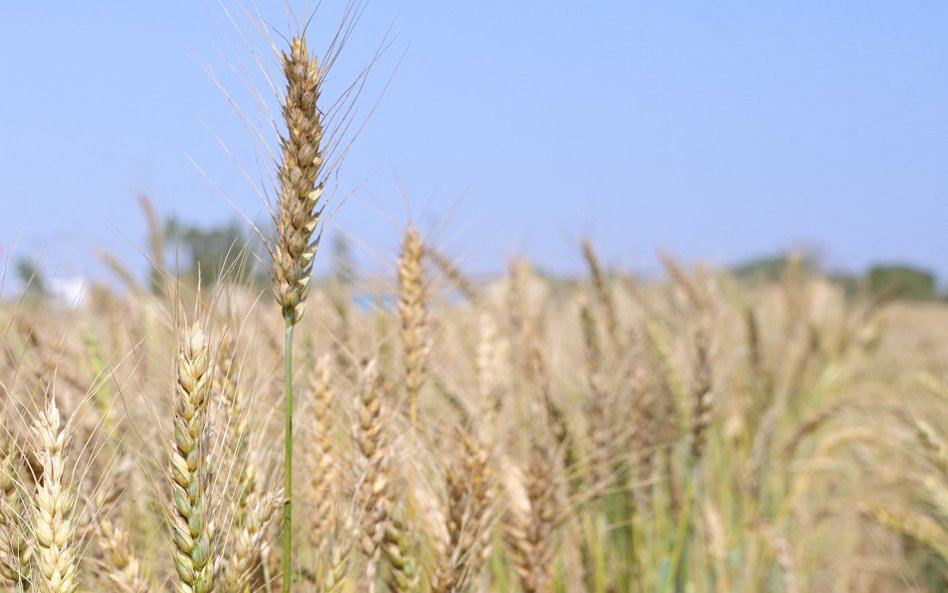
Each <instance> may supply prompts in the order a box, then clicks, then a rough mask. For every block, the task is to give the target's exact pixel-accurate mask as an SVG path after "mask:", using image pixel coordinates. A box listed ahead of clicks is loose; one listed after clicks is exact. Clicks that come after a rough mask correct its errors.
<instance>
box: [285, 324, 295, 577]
mask: <svg viewBox="0 0 948 593" xmlns="http://www.w3.org/2000/svg"><path fill="white" fill-rule="evenodd" d="M283 319H284V321H285V323H286V344H285V350H286V352H285V356H284V359H285V367H284V374H285V376H286V377H285V382H286V395H285V398H284V405H285V406H286V411H285V426H284V431H283V449H284V454H285V458H284V460H283V464H284V465H283V473H284V478H283V495H284V496H285V500H284V503H283V592H284V593H289V591H290V580H291V579H290V576H291V572H292V570H293V564H292V560H293V556H292V554H293V326H294V325H295V324H294V323H293V314H292V313H284V315H283Z"/></svg>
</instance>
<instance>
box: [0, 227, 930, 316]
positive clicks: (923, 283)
mask: <svg viewBox="0 0 948 593" xmlns="http://www.w3.org/2000/svg"><path fill="white" fill-rule="evenodd" d="M269 226H270V225H263V228H268V227H269ZM159 229H160V231H159ZM155 231H157V232H158V236H154V234H155ZM332 239H333V240H332V245H330V246H328V247H329V248H330V251H331V255H330V258H331V260H330V261H331V262H332V269H331V270H330V272H329V275H328V277H327V278H325V281H328V282H332V283H336V284H342V285H344V284H348V283H349V282H351V280H352V278H353V277H354V276H355V274H356V270H355V263H354V260H353V257H352V252H351V246H350V245H349V242H348V240H347V239H346V237H345V236H344V235H341V234H336V235H334V236H333V237H332ZM147 240H148V242H150V243H152V244H154V243H155V242H156V241H157V243H158V244H159V245H162V249H163V250H164V252H165V256H166V259H167V261H169V262H173V267H172V269H171V273H173V274H175V275H176V277H177V278H181V279H188V280H190V281H195V282H196V281H197V279H198V277H200V279H201V282H202V283H214V282H217V281H219V280H220V279H221V278H222V277H223V278H225V279H227V280H229V281H236V282H239V283H243V284H254V285H260V286H261V287H265V286H266V285H267V283H268V277H267V272H266V270H265V268H264V266H262V265H260V264H259V261H258V260H261V259H262V261H266V260H267V259H268V258H267V257H266V253H265V249H266V248H265V246H264V243H263V241H262V240H261V239H260V237H258V236H257V235H256V233H255V232H253V231H252V229H250V228H249V226H248V225H246V224H243V223H240V222H237V221H230V222H226V223H223V224H219V225H216V226H202V225H197V224H194V223H189V222H186V221H182V220H180V219H178V218H175V217H171V218H168V219H166V220H164V221H162V222H161V223H160V226H159V227H157V228H154V229H153V230H152V236H149V237H148V239H147ZM791 266H792V273H795V274H799V275H813V274H825V275H826V276H827V277H829V278H830V279H831V280H833V281H834V282H836V283H838V284H839V285H840V286H842V287H843V288H844V289H845V290H846V291H847V293H849V294H856V293H863V294H866V293H868V294H869V295H873V296H886V297H889V298H895V299H904V300H912V301H929V300H936V299H943V300H946V301H948V293H942V294H939V290H938V282H937V278H936V277H935V274H934V273H932V272H931V271H929V270H926V269H924V268H920V267H917V266H913V265H908V264H875V265H872V266H871V267H870V268H869V269H868V271H867V272H866V273H865V274H864V275H861V276H860V275H851V274H838V273H836V274H832V273H830V274H827V273H825V272H824V271H823V270H822V269H821V266H820V265H819V263H818V262H817V260H816V259H815V258H813V257H810V256H805V255H802V256H801V255H786V254H780V255H775V256H770V257H762V258H757V259H752V260H749V261H746V262H744V263H741V264H738V265H736V266H733V267H731V268H730V269H729V272H730V273H731V274H732V275H733V276H734V277H735V278H736V279H737V280H739V281H741V282H745V283H770V282H780V281H782V280H783V279H784V278H785V277H786V275H787V274H788V273H790V270H791ZM13 271H14V272H15V273H16V275H17V276H18V278H19V280H20V282H21V284H22V286H23V287H24V291H25V292H26V294H27V295H28V296H30V297H37V296H44V295H46V294H47V292H48V290H49V289H48V281H47V278H46V277H45V276H44V274H43V270H42V266H41V265H40V263H39V261H38V260H36V259H33V258H31V257H29V256H24V257H20V258H19V259H18V260H17V261H16V262H15V265H14V270H13ZM575 280H576V279H575V278H556V281H557V282H559V283H563V282H566V283H571V282H573V281H575ZM149 284H150V285H151V287H152V289H153V290H161V286H162V285H163V284H162V281H161V278H160V272H159V271H158V270H157V269H154V270H152V272H151V273H150V277H149Z"/></svg>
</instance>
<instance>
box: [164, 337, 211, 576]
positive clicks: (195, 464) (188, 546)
mask: <svg viewBox="0 0 948 593" xmlns="http://www.w3.org/2000/svg"><path fill="white" fill-rule="evenodd" d="M209 366H210V352H209V348H208V340H207V336H206V334H205V333H204V331H203V330H202V329H201V327H200V326H199V325H198V324H194V325H193V326H192V327H191V328H189V329H187V330H186V331H185V336H184V340H183V341H182V343H181V345H180V348H179V350H178V355H177V360H176V364H175V367H176V369H175V370H176V378H177V382H176V385H175V391H174V445H173V447H172V449H171V487H172V492H173V495H174V504H173V508H172V530H173V534H174V544H175V547H174V564H175V569H176V570H177V572H178V577H179V582H178V592H179V593H211V592H212V591H213V590H214V564H215V562H214V560H215V557H214V554H213V550H211V536H210V533H209V531H210V528H209V525H208V510H207V509H208V500H207V498H208V496H207V482H208V476H207V467H206V458H205V454H206V451H205V450H204V449H205V447H206V443H207V434H206V428H207V407H208V392H209V388H210V382H211V372H210V368H209Z"/></svg>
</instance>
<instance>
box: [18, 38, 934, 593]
mask: <svg viewBox="0 0 948 593" xmlns="http://www.w3.org/2000/svg"><path fill="white" fill-rule="evenodd" d="M282 51H283V52H284V53H283V57H282V62H281V63H282V67H283V70H282V75H283V77H284V78H285V81H284V94H283V95H282V96H281V97H280V101H281V106H282V109H281V112H280V114H279V115H280V118H281V120H282V124H281V125H282V128H281V131H280V134H281V140H280V143H279V155H280V156H279V159H278V163H277V167H278V170H277V174H276V175H275V182H276V183H275V187H274V188H273V195H274V196H275V199H274V200H273V204H272V206H273V221H272V223H273V228H272V231H270V232H268V233H266V237H267V239H268V240H267V245H266V250H265V253H264V257H263V260H264V261H263V263H262V264H261V265H262V266H263V267H265V268H266V269H267V271H268V272H269V278H270V286H268V287H264V288H262V289H261V288H260V287H259V286H257V285H255V284H254V283H252V282H249V281H247V280H246V279H245V278H242V277H241V276H240V275H239V274H235V273H229V272H228V264H227V263H225V262H221V267H222V273H221V274H220V275H219V276H220V278H221V279H220V280H218V281H215V282H212V283H201V282H195V281H192V280H191V279H187V278H181V277H176V276H175V274H174V273H173V272H171V271H169V270H170V269H171V267H170V266H169V265H168V264H167V263H165V261H164V260H165V250H164V248H163V247H162V246H161V245H160V241H159V242H157V243H158V244H155V245H153V246H152V252H151V254H150V258H151V263H152V265H153V267H154V271H155V277H156V278H158V280H159V282H158V288H157V290H151V289H150V288H148V287H145V286H143V285H142V284H140V283H137V282H136V281H135V280H134V278H133V276H134V274H132V273H130V272H128V271H121V270H119V272H120V276H121V277H123V278H125V281H124V282H123V283H121V285H115V286H102V287H98V288H96V289H95V291H94V293H93V294H92V297H91V298H90V299H88V300H87V301H86V302H85V303H84V304H83V305H82V306H80V307H78V308H75V309H73V308H67V307H62V306H57V305H56V304H55V303H52V302H50V301H48V300H44V299H23V300H20V301H17V302H9V301H8V302H4V303H3V304H2V307H0V336H2V344H3V352H2V356H0V388H2V391H0V403H2V413H3V419H4V421H3V425H2V432H0V465H2V472H0V486H2V488H0V582H2V586H3V587H4V590H9V591H17V592H25V591H38V592H42V593H73V592H77V591H92V590H99V591H115V592H122V593H131V592H140V591H141V592H143V591H172V590H174V591H178V592H179V593H211V592H213V591H224V592H233V593H250V592H253V593H257V592H273V591H284V592H286V591H320V592H349V591H352V592H355V591H370V592H376V591H391V592H399V593H402V592H405V593H407V592H415V591H418V592H421V591H425V592H427V591H431V592H436V593H448V592H463V591H471V592H475V591H490V592H494V591H497V592H506V591H522V592H523V593H553V592H557V593H560V592H588V593H627V592H630V593H631V592H635V593H645V592H676V593H679V592H680V593H692V592H694V593H730V592H745V593H755V592H764V591H767V592H770V591H773V592H784V593H798V592H804V591H814V592H824V591H838V592H850V591H851V592H880V593H884V592H893V593H894V592H909V591H913V592H914V591H932V592H936V591H948V431H946V427H948V364H946V363H948V308H946V307H945V306H944V305H940V304H935V303H931V304H913V303H903V302H889V301H888V300H887V299H885V298H876V297H871V296H869V295H864V294H861V293H858V292H857V293H855V294H852V293H849V292H846V291H844V289H843V288H842V287H840V286H838V285H837V284H835V283H834V282H832V281H830V280H828V279H826V278H823V277H821V276H819V275H818V274H813V273H810V272H809V271H807V270H805V269H804V268H803V267H802V266H801V265H800V262H799V260H791V262H790V264H789V265H788V266H787V269H786V270H785V272H784V274H783V278H782V279H781V280H780V281H778V282H758V283H748V282H745V281H742V280H739V279H737V278H735V277H733V276H731V275H729V274H728V273H726V272H725V271H719V270H714V269H710V268H707V267H702V266H697V267H687V266H684V265H682V264H680V263H678V262H677V261H676V260H674V259H673V258H672V257H669V256H664V257H663V263H664V266H665V270H666V272H667V279H665V280H648V281H646V280H642V279H639V278H636V277H634V276H632V275H631V274H628V273H625V272H624V271H622V270H613V269H606V268H605V267H604V266H603V265H602V264H601V263H600V261H599V258H598V256H597V253H596V250H595V248H594V246H593V245H592V244H591V243H589V242H582V243H581V244H578V245H576V249H577V251H578V252H580V253H582V255H583V257H584V259H585V261H586V264H587V271H586V273H585V274H584V275H583V276H582V277H577V278H575V279H571V280H568V281H562V280H561V281H556V280H553V279H550V278H547V277H544V276H542V275H540V274H538V273H537V272H536V271H535V270H534V269H533V268H532V267H531V266H530V264H529V263H528V262H526V261H519V260H517V261H513V262H512V263H511V264H510V265H509V270H508V272H507V273H506V274H504V275H500V276H497V277H493V278H489V279H476V280H475V279H472V278H469V277H467V276H465V274H464V273H463V271H462V270H460V269H459V268H458V267H457V266H456V265H454V264H453V262H452V259H451V258H450V257H448V256H446V255H445V254H444V253H442V252H441V251H440V250H439V247H438V245H433V244H431V243H430V241H429V240H428V238H427V237H426V235H425V233H424V231H423V229H419V228H415V227H414V226H410V225H409V226H407V228H405V231H404V240H403V243H402V246H401V250H400V254H399V256H398V258H397V261H396V262H393V264H394V269H395V270H397V272H396V273H395V274H392V275H391V277H371V278H366V277H362V278H354V277H348V278H333V279H323V278H313V276H312V272H313V265H314V261H315V260H316V259H317V258H318V257H321V254H320V253H318V250H317V247H318V243H319V241H318V239H319V237H320V236H321V235H322V233H323V228H324V226H325V222H326V221H325V217H324V216H323V208H324V207H325V203H326V201H327V197H326V196H325V195H324V187H325V183H326V179H327V177H328V176H329V175H331V174H332V167H331V166H328V164H326V163H328V162H329V161H330V159H329V158H328V155H327V154H326V150H327V149H326V144H327V142H324V136H325V137H326V138H332V137H333V133H334V130H332V129H328V128H326V126H327V122H325V121H324V120H323V113H324V111H323V110H321V109H320V108H319V107H318V106H319V105H321V104H322V103H321V102H322V101H323V99H322V98H321V90H322V83H323V80H324V78H323V77H324V72H323V71H322V70H321V66H320V64H321V62H320V61H319V60H318V59H317V58H316V57H315V56H314V55H313V54H312V53H311V50H310V49H309V47H308V46H307V43H306V41H305V40H304V39H303V38H302V37H300V36H298V37H295V38H293V39H292V40H291V41H290V42H289V43H288V45H287V46H286V47H285V48H283V50H282ZM324 128H325V129H324ZM324 161H325V162H324ZM238 251H240V250H239V249H238ZM238 257H245V258H248V259H250V258H249V256H248V254H246V253H243V254H242V255H238ZM113 264H114V265H115V266H118V264H117V263H114V262H113Z"/></svg>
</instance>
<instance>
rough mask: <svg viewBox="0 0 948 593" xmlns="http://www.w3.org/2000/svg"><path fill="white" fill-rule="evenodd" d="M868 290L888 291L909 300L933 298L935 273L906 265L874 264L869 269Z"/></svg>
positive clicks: (880, 292) (878, 292) (873, 291)
mask: <svg viewBox="0 0 948 593" xmlns="http://www.w3.org/2000/svg"><path fill="white" fill-rule="evenodd" d="M868 279H869V290H870V291H871V292H872V293H873V294H882V293H889V294H890V295H892V296H895V297H898V298H903V299H910V300H918V301H920V300H929V299H934V298H935V297H936V296H937V294H936V292H935V275H934V274H932V273H931V272H928V271H926V270H922V269H920V268H915V267H912V266H907V265H875V266H872V268H870V269H869V278H868Z"/></svg>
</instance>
